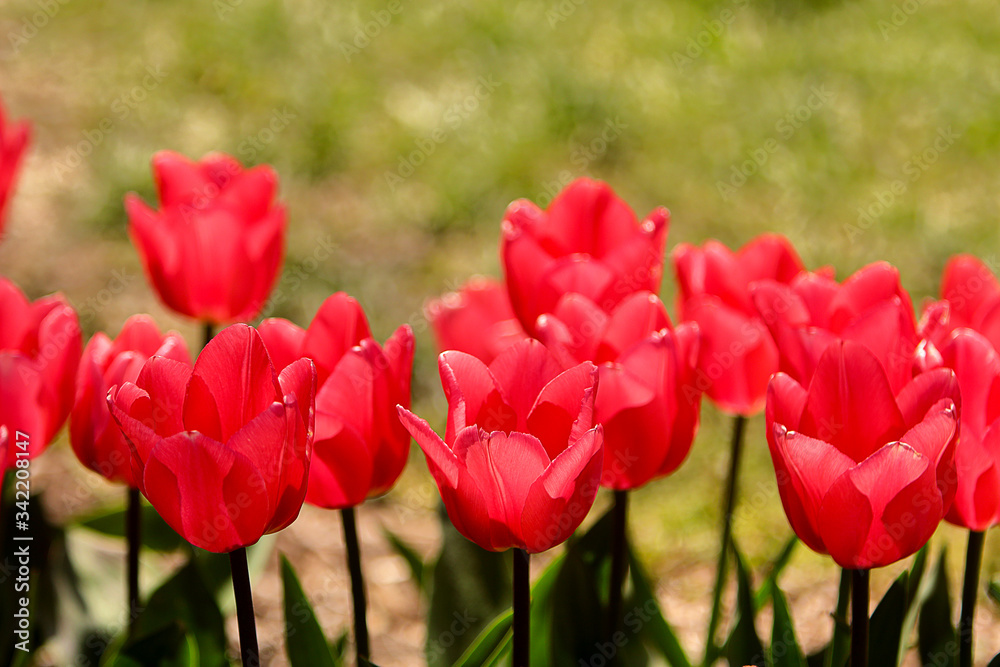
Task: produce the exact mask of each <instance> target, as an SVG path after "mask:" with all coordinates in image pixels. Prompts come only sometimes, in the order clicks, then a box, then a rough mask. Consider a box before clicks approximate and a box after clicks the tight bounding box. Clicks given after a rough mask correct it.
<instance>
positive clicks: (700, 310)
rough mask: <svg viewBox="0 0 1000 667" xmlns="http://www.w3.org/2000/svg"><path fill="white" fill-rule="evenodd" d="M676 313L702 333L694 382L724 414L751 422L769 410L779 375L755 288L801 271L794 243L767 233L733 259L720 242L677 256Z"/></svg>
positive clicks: (680, 250) (678, 251) (681, 250)
mask: <svg viewBox="0 0 1000 667" xmlns="http://www.w3.org/2000/svg"><path fill="white" fill-rule="evenodd" d="M673 260H674V269H675V270H676V272H677V287H678V300H677V302H678V306H677V307H678V312H679V313H680V319H681V320H682V321H692V322H697V323H698V327H699V329H700V331H701V345H700V348H699V349H700V352H699V355H698V372H697V382H698V386H699V388H701V389H702V390H703V391H705V393H706V394H708V397H709V398H710V399H712V400H713V401H714V402H715V403H716V404H717V405H718V406H719V407H720V408H722V409H723V410H726V411H728V412H733V413H736V414H739V415H744V416H749V415H752V414H754V413H756V412H758V411H759V410H760V409H761V408H762V407H764V398H765V393H766V390H767V381H768V380H769V379H770V377H771V375H772V374H773V373H774V372H776V371H777V370H778V348H777V346H776V345H775V343H774V340H773V339H772V338H771V335H770V334H769V333H768V330H767V327H766V326H765V323H764V321H763V320H762V319H761V318H760V317H759V316H758V314H757V311H756V309H755V308H754V304H753V301H752V300H751V298H750V286H751V285H752V284H753V283H754V282H756V281H759V280H768V279H769V280H773V281H776V282H778V283H785V284H787V283H789V282H791V281H792V279H794V278H795V276H797V275H798V274H799V273H800V272H801V271H802V270H803V268H802V261H801V260H800V259H799V256H798V254H796V252H795V249H794V248H793V247H792V245H791V243H789V241H788V240H787V239H785V238H784V237H782V236H778V235H776V234H764V235H762V236H759V237H757V238H755V239H754V240H752V241H750V242H749V243H747V244H746V245H744V246H743V247H742V248H740V249H739V250H738V251H736V252H733V251H731V250H730V249H729V248H727V247H726V246H724V245H722V244H721V243H719V242H718V241H709V242H708V243H706V244H705V246H704V247H702V248H699V247H696V246H692V245H689V244H686V243H682V244H680V245H678V246H677V247H676V248H675V249H674V252H673Z"/></svg>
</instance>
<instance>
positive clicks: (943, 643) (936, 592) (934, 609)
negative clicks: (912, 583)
mask: <svg viewBox="0 0 1000 667" xmlns="http://www.w3.org/2000/svg"><path fill="white" fill-rule="evenodd" d="M946 561H947V552H946V551H942V552H941V557H940V558H939V559H938V562H937V566H936V567H935V568H934V571H933V572H931V574H930V579H929V581H928V584H929V591H930V592H929V594H928V595H927V597H926V599H924V600H923V603H922V604H921V605H920V620H919V622H918V625H917V628H918V632H919V635H918V636H919V648H920V660H921V663H922V664H924V665H935V666H936V667H948V666H950V665H955V664H957V662H958V661H957V655H956V654H955V653H956V652H955V651H954V650H953V649H954V647H955V646H957V645H958V644H957V643H956V642H957V637H956V633H955V627H954V626H953V625H952V622H951V599H950V597H949V595H948V573H947V566H946Z"/></svg>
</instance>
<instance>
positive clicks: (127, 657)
mask: <svg viewBox="0 0 1000 667" xmlns="http://www.w3.org/2000/svg"><path fill="white" fill-rule="evenodd" d="M108 664H109V665H111V666H112V667H136V666H138V667H199V665H201V664H202V663H201V662H200V661H199V655H198V644H197V641H195V640H194V638H193V637H191V636H190V635H189V634H188V633H187V632H186V631H185V629H184V625H183V624H182V623H181V622H179V621H175V622H173V623H168V624H167V625H165V626H163V627H161V628H159V629H158V630H156V631H155V632H151V633H149V634H147V635H144V636H142V637H139V638H137V639H136V640H135V641H132V642H129V643H128V645H126V646H125V647H124V648H123V649H122V650H121V653H119V654H118V655H117V656H114V657H113V658H112V660H111V661H110V662H109V663H108Z"/></svg>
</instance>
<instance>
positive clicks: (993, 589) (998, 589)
mask: <svg viewBox="0 0 1000 667" xmlns="http://www.w3.org/2000/svg"><path fill="white" fill-rule="evenodd" d="M986 594H987V595H988V596H989V598H990V599H991V600H993V604H995V605H997V606H998V607H1000V583H997V582H995V581H991V582H990V585H989V588H987V589H986Z"/></svg>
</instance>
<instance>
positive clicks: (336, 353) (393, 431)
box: [260, 292, 413, 659]
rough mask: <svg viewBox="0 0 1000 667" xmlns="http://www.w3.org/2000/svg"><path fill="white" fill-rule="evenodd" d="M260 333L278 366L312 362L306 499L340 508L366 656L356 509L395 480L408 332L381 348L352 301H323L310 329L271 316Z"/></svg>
mask: <svg viewBox="0 0 1000 667" xmlns="http://www.w3.org/2000/svg"><path fill="white" fill-rule="evenodd" d="M260 335H261V338H262V339H263V340H264V343H265V344H266V345H267V348H268V350H269V351H270V353H271V357H272V358H273V359H274V362H275V364H276V366H277V367H278V368H283V367H285V366H286V365H288V364H292V363H296V362H295V360H296V359H299V358H301V357H308V358H310V359H312V360H313V361H314V362H315V364H316V371H317V387H318V389H317V391H316V442H315V446H314V448H313V457H312V465H311V466H310V468H309V490H308V492H307V493H306V502H307V503H309V504H310V505H316V506H317V507H324V508H329V509H340V510H341V517H342V518H343V523H344V541H345V544H346V546H347V560H348V567H349V568H350V571H351V583H352V586H351V589H352V598H353V604H354V638H355V643H356V645H357V654H358V655H359V656H361V657H362V658H365V659H367V658H368V657H369V645H368V625H367V620H366V611H365V609H366V602H365V593H364V584H363V578H362V572H361V552H360V545H359V543H358V535H357V528H356V517H355V513H354V507H355V506H356V505H360V504H361V503H363V502H364V501H365V499H366V498H373V497H375V496H380V495H382V494H383V493H386V492H387V491H389V489H391V488H392V487H393V485H395V484H396V480H397V479H399V475H400V474H401V473H402V472H403V468H404V467H405V466H406V460H407V457H408V455H409V453H410V437H409V434H408V433H407V432H406V429H404V428H403V425H402V424H401V423H400V421H399V418H398V416H397V415H396V405H405V406H409V405H410V372H411V369H412V366H413V331H412V330H411V329H410V327H409V326H407V325H405V324H404V325H403V326H401V327H399V328H398V329H397V330H396V332H395V333H394V334H393V335H392V336H390V337H389V339H388V340H386V342H385V345H384V346H382V345H379V344H378V343H377V342H375V340H374V339H373V338H372V334H371V330H370V329H369V328H368V320H367V319H366V318H365V313H364V311H363V310H362V309H361V306H360V305H359V304H358V302H357V301H355V300H354V299H352V298H351V297H349V296H347V295H346V294H344V293H342V292H338V293H337V294H334V295H332V296H330V297H329V298H327V300H326V301H324V302H323V305H321V306H320V308H319V311H318V312H317V313H316V316H315V317H314V318H313V321H312V323H310V325H309V328H308V329H302V328H300V327H298V326H296V325H295V324H293V323H291V322H289V321H288V320H284V319H280V318H272V319H268V320H264V322H262V323H261V325H260Z"/></svg>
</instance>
